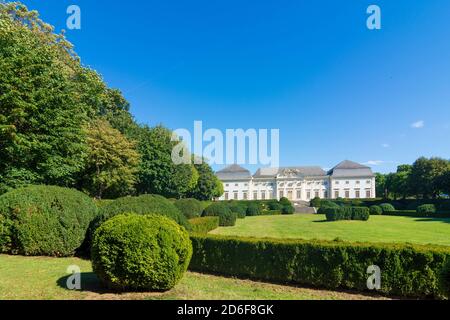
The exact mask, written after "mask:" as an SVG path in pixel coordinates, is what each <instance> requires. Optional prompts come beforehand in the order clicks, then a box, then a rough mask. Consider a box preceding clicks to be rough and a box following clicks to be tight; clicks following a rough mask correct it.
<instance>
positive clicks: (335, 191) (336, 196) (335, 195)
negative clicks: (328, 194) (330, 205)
mask: <svg viewBox="0 0 450 320" xmlns="http://www.w3.org/2000/svg"><path fill="white" fill-rule="evenodd" d="M334 197H335V198H336V199H337V198H339V190H334Z"/></svg>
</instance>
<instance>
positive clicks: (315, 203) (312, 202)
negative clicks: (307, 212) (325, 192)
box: [310, 197, 322, 208]
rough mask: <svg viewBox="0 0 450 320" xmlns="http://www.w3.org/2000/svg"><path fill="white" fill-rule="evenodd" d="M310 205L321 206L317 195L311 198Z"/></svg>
mask: <svg viewBox="0 0 450 320" xmlns="http://www.w3.org/2000/svg"><path fill="white" fill-rule="evenodd" d="M310 206H311V207H313V208H320V207H321V206H322V200H321V199H320V198H319V197H315V198H314V199H312V200H311V202H310Z"/></svg>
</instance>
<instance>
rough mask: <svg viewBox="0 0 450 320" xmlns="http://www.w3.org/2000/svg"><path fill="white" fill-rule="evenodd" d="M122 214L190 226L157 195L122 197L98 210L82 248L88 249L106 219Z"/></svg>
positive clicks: (167, 201) (174, 209) (168, 203)
mask: <svg viewBox="0 0 450 320" xmlns="http://www.w3.org/2000/svg"><path fill="white" fill-rule="evenodd" d="M124 213H136V214H140V215H147V214H156V215H162V216H166V217H168V218H170V219H172V220H174V221H175V222H176V223H178V224H179V225H181V226H183V227H185V228H186V229H188V230H190V224H189V222H188V221H187V219H186V217H185V216H184V215H183V214H182V213H181V212H180V210H178V208H177V207H176V206H175V205H174V204H173V203H172V202H170V201H169V200H167V199H166V198H164V197H162V196H159V195H142V196H139V197H123V198H119V199H117V200H114V201H113V202H111V203H109V204H107V205H106V206H104V207H102V208H101V209H100V213H99V215H98V216H97V217H96V218H95V219H94V220H93V221H92V223H91V224H90V226H89V233H88V236H87V237H86V243H85V245H84V246H83V247H85V248H86V249H88V248H90V245H91V244H92V239H93V236H94V233H95V231H96V230H97V229H98V228H99V227H100V225H101V224H102V223H104V222H105V221H107V220H108V219H110V218H112V217H114V216H116V215H119V214H124Z"/></svg>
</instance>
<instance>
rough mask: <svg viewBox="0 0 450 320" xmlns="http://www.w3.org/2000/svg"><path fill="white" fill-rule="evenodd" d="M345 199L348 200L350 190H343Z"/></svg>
mask: <svg viewBox="0 0 450 320" xmlns="http://www.w3.org/2000/svg"><path fill="white" fill-rule="evenodd" d="M345 198H346V199H349V198H350V190H345Z"/></svg>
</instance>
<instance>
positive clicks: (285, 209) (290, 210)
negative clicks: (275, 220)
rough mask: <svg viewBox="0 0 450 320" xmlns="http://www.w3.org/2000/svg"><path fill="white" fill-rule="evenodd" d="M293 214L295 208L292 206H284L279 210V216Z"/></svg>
mask: <svg viewBox="0 0 450 320" xmlns="http://www.w3.org/2000/svg"><path fill="white" fill-rule="evenodd" d="M294 213H295V208H294V206H293V205H285V206H283V208H282V209H281V214H285V215H287V214H294Z"/></svg>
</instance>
